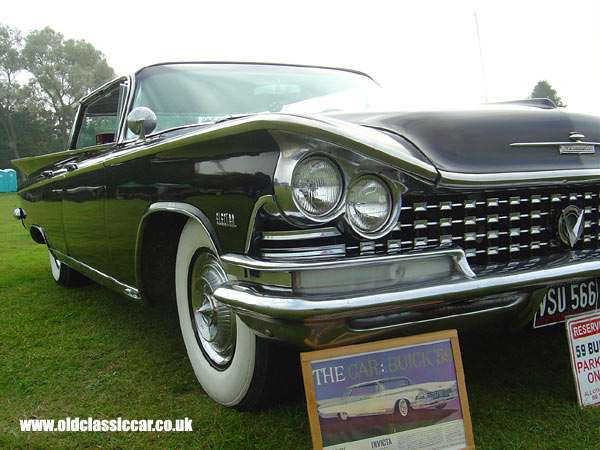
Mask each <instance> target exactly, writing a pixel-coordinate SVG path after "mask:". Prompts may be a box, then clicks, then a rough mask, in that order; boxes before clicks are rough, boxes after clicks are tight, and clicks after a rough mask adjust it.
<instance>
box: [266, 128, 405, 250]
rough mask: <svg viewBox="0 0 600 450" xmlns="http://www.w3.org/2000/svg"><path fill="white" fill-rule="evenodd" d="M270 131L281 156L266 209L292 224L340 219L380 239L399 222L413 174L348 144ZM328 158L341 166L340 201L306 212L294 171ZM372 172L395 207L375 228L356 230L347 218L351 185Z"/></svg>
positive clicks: (365, 235)
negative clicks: (316, 213)
mask: <svg viewBox="0 0 600 450" xmlns="http://www.w3.org/2000/svg"><path fill="white" fill-rule="evenodd" d="M270 133H271V135H272V136H273V137H274V138H275V140H276V141H277V142H278V144H279V149H280V152H281V153H280V157H279V160H278V162H277V166H276V169H275V173H274V177H273V191H274V200H275V203H274V204H273V207H268V208H265V211H266V212H267V213H268V214H270V215H273V216H276V217H281V218H282V219H285V221H286V222H288V223H290V224H291V225H294V226H298V227H302V228H309V227H314V226H319V225H322V224H324V223H328V222H332V221H333V220H336V219H338V220H340V221H343V223H339V224H338V227H344V226H345V227H346V229H347V231H348V232H350V233H352V234H355V235H356V236H358V237H362V238H366V239H370V240H372V239H378V238H379V237H382V236H384V235H386V234H388V233H389V232H390V231H391V230H392V229H393V228H394V226H396V224H397V222H398V217H399V215H400V209H401V203H402V202H401V197H402V195H403V194H404V193H405V192H406V191H407V183H408V184H410V183H412V181H410V180H412V178H409V177H407V175H406V174H405V173H404V172H403V171H402V170H399V169H398V168H397V167H394V166H392V165H389V164H385V163H383V162H381V161H378V160H377V159H374V158H372V157H368V156H367V155H366V154H364V153H362V152H358V151H356V150H353V149H350V148H347V147H345V146H342V145H340V144H339V143H334V142H329V141H324V140H321V139H318V138H315V137H306V136H302V135H299V134H296V133H289V132H285V131H274V130H272V131H271V132H270ZM316 157H318V158H327V159H328V160H329V161H330V162H332V163H333V164H334V165H335V166H336V167H337V168H338V170H339V173H340V174H341V177H342V183H343V191H342V194H341V197H340V199H339V201H338V203H337V205H336V206H335V207H334V208H333V209H332V210H331V211H329V212H328V213H326V214H325V215H322V216H314V215H310V214H308V215H307V214H306V213H305V212H304V211H302V210H301V209H300V208H298V205H297V204H296V202H295V200H294V198H293V195H292V183H291V182H292V175H293V173H294V170H295V169H296V167H297V166H298V165H299V164H301V163H302V162H304V161H306V160H308V159H310V158H316ZM368 175H373V176H376V177H377V178H378V179H380V180H382V181H383V182H384V184H385V185H386V186H387V187H388V189H389V191H390V192H391V199H392V211H391V214H390V217H389V218H388V220H387V221H386V223H385V224H384V225H383V226H382V227H381V228H380V229H379V230H378V231H376V232H373V233H364V232H360V231H357V230H354V229H353V228H352V226H351V225H350V224H349V223H348V221H346V220H345V219H344V218H341V217H340V216H342V215H344V213H345V211H346V199H347V195H348V189H349V187H350V185H351V184H352V183H354V182H355V181H356V180H358V179H360V178H362V177H363V176H368Z"/></svg>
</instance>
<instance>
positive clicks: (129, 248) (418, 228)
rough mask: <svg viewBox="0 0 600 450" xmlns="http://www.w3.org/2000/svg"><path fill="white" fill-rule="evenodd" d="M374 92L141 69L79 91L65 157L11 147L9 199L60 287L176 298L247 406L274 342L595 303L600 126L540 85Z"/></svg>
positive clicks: (198, 351)
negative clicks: (460, 91)
mask: <svg viewBox="0 0 600 450" xmlns="http://www.w3.org/2000/svg"><path fill="white" fill-rule="evenodd" d="M379 91H380V90H379V87H378V85H377V84H376V83H375V82H374V81H373V80H372V79H371V78H370V77H368V76H367V75H365V74H362V73H360V72H355V71H348V70H340V69H329V68H318V67H307V66H291V65H274V64H249V63H248V64H241V63H235V64H234V63H179V64H161V65H154V66H150V67H146V68H144V69H142V70H140V71H138V72H137V73H136V74H135V75H133V76H131V77H123V78H119V79H117V80H114V81H112V82H110V83H107V84H106V85H104V86H102V87H100V88H99V89H98V90H96V91H95V92H93V93H92V94H90V95H89V96H87V97H86V98H84V99H83V100H81V102H80V104H79V107H78V110H77V114H76V119H75V123H74V126H73V131H72V135H71V139H70V145H69V148H68V149H67V150H66V151H64V152H60V153H54V154H49V155H44V156H40V157H35V158H25V159H21V160H17V161H15V164H16V165H17V166H18V167H19V168H20V169H21V170H22V171H23V172H24V173H26V174H27V175H28V177H27V179H26V181H25V182H24V183H23V184H22V185H21V186H20V190H19V195H20V197H21V199H22V207H21V208H18V209H17V210H15V212H14V213H13V214H14V215H15V216H16V217H17V218H19V219H21V220H23V223H24V225H25V226H26V228H27V229H28V230H29V231H30V233H31V236H32V237H33V239H34V240H35V241H36V242H39V243H40V244H44V245H47V246H48V250H49V258H50V267H51V271H52V276H53V277H54V279H55V280H56V281H57V282H58V283H59V284H62V285H69V284H72V283H73V281H75V279H76V278H77V277H79V276H81V275H85V276H86V277H88V278H91V279H94V280H96V281H98V282H101V283H104V284H106V285H108V286H110V287H113V288H115V289H117V290H119V291H120V292H122V293H124V294H125V295H127V296H130V297H133V298H138V299H139V298H143V299H144V300H145V301H146V302H148V303H154V302H157V301H169V300H172V301H176V302H177V307H178V311H179V319H180V324H181V330H182V333H183V338H184V341H185V345H186V348H187V352H188V355H189V358H190V361H191V364H192V366H193V368H194V371H195V373H196V375H197V377H198V379H199V381H200V383H201V384H202V386H203V388H204V390H205V391H206V392H207V393H208V395H210V396H211V397H212V398H213V399H215V400H216V401H217V402H219V403H222V404H224V405H227V406H232V407H236V408H238V409H242V410H243V409H251V408H254V407H257V406H259V405H261V404H262V403H263V402H264V401H265V400H266V399H267V398H268V396H269V394H270V393H271V392H272V389H271V387H272V385H273V384H274V383H273V378H272V377H271V374H272V371H273V370H276V368H277V366H278V363H279V360H278V359H277V358H276V357H274V356H273V355H274V354H275V353H274V351H275V350H274V349H277V351H279V350H280V347H281V346H280V343H285V344H288V345H291V346H293V347H295V348H299V349H304V350H307V349H318V348H326V347H332V346H341V345H346V344H349V343H356V342H362V341H367V340H374V339H380V338H383V337H392V336H397V335H406V334H414V333H417V332H421V331H424V330H436V329H444V328H460V329H463V328H473V327H485V326H486V325H487V324H490V323H496V324H500V325H503V326H506V327H512V328H518V327H522V326H525V325H527V324H528V323H531V321H532V320H533V319H534V317H535V321H534V323H535V325H536V326H541V325H546V324H550V323H555V322H558V321H560V320H562V319H564V316H565V315H566V314H568V313H570V312H577V311H584V310H586V309H590V308H595V307H596V305H597V296H598V295H597V283H596V281H595V277H596V276H597V275H598V273H599V272H600V260H599V259H598V258H599V252H598V242H599V234H600V228H599V220H600V216H599V212H598V205H599V193H600V183H599V176H600V163H599V157H598V155H596V154H595V150H596V146H597V145H600V144H597V141H598V140H600V121H599V119H598V118H596V117H591V116H586V115H580V114H574V113H569V112H566V111H565V110H564V109H560V108H556V106H554V105H553V104H552V103H551V102H550V101H547V100H536V99H533V100H528V101H524V102H516V103H514V104H496V105H482V106H481V107H477V108H473V109H464V110H457V111H428V112H427V111H424V112H381V111H379V112H376V110H377V108H380V107H381V104H380V102H381V96H380V93H379ZM548 286H551V288H550V289H548ZM547 292H548V295H546V293H547Z"/></svg>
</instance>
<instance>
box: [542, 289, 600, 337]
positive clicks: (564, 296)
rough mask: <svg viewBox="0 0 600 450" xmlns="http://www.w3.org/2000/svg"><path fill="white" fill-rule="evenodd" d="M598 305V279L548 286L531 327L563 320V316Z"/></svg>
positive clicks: (578, 312) (591, 308)
mask: <svg viewBox="0 0 600 450" xmlns="http://www.w3.org/2000/svg"><path fill="white" fill-rule="evenodd" d="M597 307H598V280H597V279H596V278H594V279H591V280H585V281H578V282H576V283H570V284H563V285H559V286H550V287H549V288H548V290H547V291H546V295H544V299H543V300H542V303H541V304H540V309H539V310H538V311H537V313H536V314H535V319H534V320H533V328H540V327H545V326H547V325H553V324H555V323H560V322H564V321H565V317H567V316H570V315H573V314H580V313H583V312H586V311H591V310H594V309H596V308H597Z"/></svg>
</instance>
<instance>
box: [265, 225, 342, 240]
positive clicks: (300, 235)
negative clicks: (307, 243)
mask: <svg viewBox="0 0 600 450" xmlns="http://www.w3.org/2000/svg"><path fill="white" fill-rule="evenodd" d="M341 235H342V233H340V231H339V230H338V229H337V228H335V227H327V228H313V229H310V230H293V231H263V233H262V240H263V241H298V240H303V239H319V238H328V237H335V236H341Z"/></svg>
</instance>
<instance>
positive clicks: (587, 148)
mask: <svg viewBox="0 0 600 450" xmlns="http://www.w3.org/2000/svg"><path fill="white" fill-rule="evenodd" d="M569 139H570V140H571V142H568V141H565V142H514V143H512V144H510V146H511V147H558V152H559V153H560V154H561V155H563V154H576V155H585V154H591V153H596V145H600V142H585V141H584V140H583V139H585V135H584V134H583V133H580V132H579V131H571V132H570V133H569Z"/></svg>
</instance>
